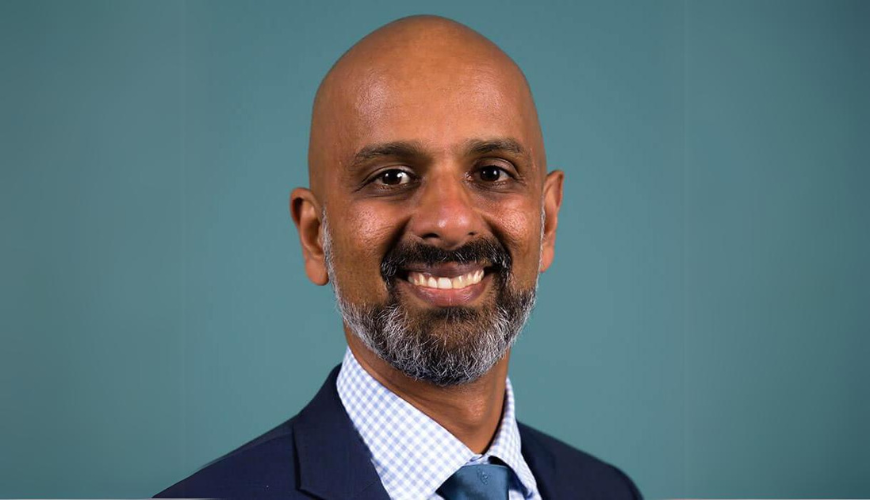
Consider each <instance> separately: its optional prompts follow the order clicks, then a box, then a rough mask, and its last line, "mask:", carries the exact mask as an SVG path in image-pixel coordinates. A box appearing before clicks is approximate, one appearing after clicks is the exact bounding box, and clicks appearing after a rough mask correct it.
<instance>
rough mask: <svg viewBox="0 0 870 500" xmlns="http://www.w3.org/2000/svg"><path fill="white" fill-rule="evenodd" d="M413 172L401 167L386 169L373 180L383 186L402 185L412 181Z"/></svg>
mask: <svg viewBox="0 0 870 500" xmlns="http://www.w3.org/2000/svg"><path fill="white" fill-rule="evenodd" d="M412 180H413V179H412V178H411V174H410V173H408V172H405V171H404V170H399V169H395V168H393V169H390V170H385V171H383V172H381V173H380V174H378V175H377V177H375V178H374V179H373V182H375V183H376V184H380V185H382V186H401V185H403V184H408V183H410V182H411V181H412Z"/></svg>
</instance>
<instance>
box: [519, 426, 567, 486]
mask: <svg viewBox="0 0 870 500" xmlns="http://www.w3.org/2000/svg"><path fill="white" fill-rule="evenodd" d="M518 426H519V428H520V439H521V440H522V453H523V458H525V459H526V463H527V464H529V469H531V470H532V474H533V475H534V476H535V481H537V483H538V492H539V493H540V494H541V498H564V497H563V496H558V493H559V492H558V491H556V490H555V489H554V488H555V487H556V484H557V481H556V478H557V477H558V476H557V475H556V458H555V457H554V456H553V454H552V452H550V450H548V449H547V448H546V447H545V446H544V444H543V443H541V442H540V441H539V440H538V437H537V436H536V435H535V432H536V431H535V430H533V429H532V428H530V427H528V426H527V425H525V424H521V423H518Z"/></svg>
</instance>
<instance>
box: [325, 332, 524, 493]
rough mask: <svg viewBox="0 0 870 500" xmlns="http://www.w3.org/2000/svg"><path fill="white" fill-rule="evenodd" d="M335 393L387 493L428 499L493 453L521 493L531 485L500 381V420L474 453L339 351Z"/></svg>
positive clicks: (508, 395)
mask: <svg viewBox="0 0 870 500" xmlns="http://www.w3.org/2000/svg"><path fill="white" fill-rule="evenodd" d="M336 385H337V389H338V395H339V397H340V398H341V402H342V404H343V405H344V408H345V410H346V411H347V414H348V416H349V417H350V420H351V422H353V425H354V427H355V428H356V430H357V432H358V433H359V435H360V437H361V438H362V440H363V441H364V442H365V444H366V445H367V446H368V449H369V451H370V452H371V460H372V464H373V465H374V467H375V470H377V472H378V475H379V476H380V478H381V482H382V483H383V485H384V488H385V489H386V490H387V493H389V495H390V497H391V498H397V499H404V498H414V499H419V498H429V497H431V496H432V495H434V493H435V491H436V490H437V489H438V488H439V487H440V486H441V484H442V483H444V481H446V480H447V478H449V477H450V476H451V475H453V473H454V472H456V471H457V470H458V469H459V468H460V467H462V466H463V465H466V464H468V463H482V462H486V461H487V460H488V459H489V458H491V457H497V458H498V459H499V460H501V461H502V462H504V463H505V464H506V465H507V466H508V467H510V468H511V469H512V470H513V471H514V473H515V474H516V476H517V477H518V478H519V482H520V484H521V486H522V489H523V490H524V491H523V494H524V496H525V497H526V498H528V497H530V496H537V484H536V482H535V478H534V476H533V475H532V472H531V470H530V469H529V466H528V464H526V461H525V460H524V459H523V456H522V453H521V451H520V450H521V443H520V431H519V428H518V427H517V421H516V416H515V414H514V395H513V388H512V387H511V383H510V379H507V380H506V384H505V385H506V390H505V405H504V413H503V415H502V419H501V424H500V425H499V428H498V430H497V431H496V435H495V438H494V439H493V442H492V444H491V445H490V447H489V449H488V450H487V451H486V452H485V453H484V454H483V455H478V454H475V453H474V452H473V451H471V449H469V448H468V447H467V446H465V445H464V444H463V443H462V442H461V441H459V440H458V439H457V438H456V437H455V436H453V435H452V434H450V432H448V431H447V430H446V429H445V428H444V427H442V426H441V425H440V424H438V423H437V422H435V421H434V420H432V419H431V418H429V417H428V416H427V415H426V414H424V413H423V412H421V411H420V410H418V409H416V408H415V407H414V406H412V405H411V404H410V403H408V402H407V401H405V400H403V399H402V398H400V397H399V396H397V395H396V394H394V393H393V392H391V391H390V390H389V389H387V388H386V387H384V386H383V385H381V384H380V382H378V381H377V380H375V379H374V378H373V377H372V376H371V375H369V373H368V372H366V371H365V369H364V368H363V367H362V366H360V364H359V362H357V360H356V358H354V356H353V354H352V353H351V351H350V349H347V352H346V353H345V355H344V361H343V362H342V365H341V372H340V373H339V374H338V381H337V384H336Z"/></svg>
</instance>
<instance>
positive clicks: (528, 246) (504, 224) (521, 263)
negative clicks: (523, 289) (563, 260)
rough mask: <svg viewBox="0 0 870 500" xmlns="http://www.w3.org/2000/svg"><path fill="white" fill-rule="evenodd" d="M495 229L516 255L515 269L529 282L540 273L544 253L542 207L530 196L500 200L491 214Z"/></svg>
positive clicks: (514, 256)
mask: <svg viewBox="0 0 870 500" xmlns="http://www.w3.org/2000/svg"><path fill="white" fill-rule="evenodd" d="M490 220H491V225H492V227H493V231H494V232H495V233H496V235H497V236H498V237H499V238H500V239H501V240H502V241H503V242H504V244H505V245H507V248H508V250H509V251H510V252H511V256H512V257H513V273H514V275H515V276H516V278H517V279H518V280H519V281H520V282H521V283H523V284H524V285H528V284H529V283H533V282H534V280H535V279H536V278H537V274H538V263H539V260H540V255H541V208H540V206H539V205H537V204H535V203H529V201H528V200H517V201H515V202H509V203H500V204H499V206H498V210H497V211H494V212H493V213H492V214H491V217H490Z"/></svg>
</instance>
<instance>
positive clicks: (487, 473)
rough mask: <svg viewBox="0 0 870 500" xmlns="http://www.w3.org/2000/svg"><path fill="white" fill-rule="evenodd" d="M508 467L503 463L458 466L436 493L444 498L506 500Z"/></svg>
mask: <svg viewBox="0 0 870 500" xmlns="http://www.w3.org/2000/svg"><path fill="white" fill-rule="evenodd" d="M509 479H510V469H508V468H507V467H505V466H504V465H493V464H480V465H466V466H464V467H460V468H459V470H458V471H456V472H455V473H453V475H452V476H450V477H449V478H448V479H447V481H444V484H442V485H441V487H440V488H438V492H437V493H438V494H439V495H441V496H442V497H444V498H445V499H446V500H506V499H507V497H508V480H509Z"/></svg>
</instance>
